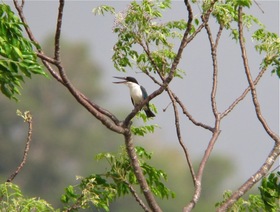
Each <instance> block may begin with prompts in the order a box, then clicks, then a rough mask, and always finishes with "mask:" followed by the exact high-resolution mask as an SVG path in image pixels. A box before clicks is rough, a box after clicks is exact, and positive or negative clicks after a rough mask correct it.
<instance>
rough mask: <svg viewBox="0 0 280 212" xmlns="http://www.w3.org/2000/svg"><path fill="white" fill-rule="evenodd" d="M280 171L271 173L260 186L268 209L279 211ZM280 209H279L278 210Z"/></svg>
mask: <svg viewBox="0 0 280 212" xmlns="http://www.w3.org/2000/svg"><path fill="white" fill-rule="evenodd" d="M279 179H280V172H277V173H271V174H270V175H269V176H268V177H267V178H266V177H265V178H264V179H263V180H262V183H261V186H260V187H259V190H260V193H261V197H262V200H263V202H264V205H265V209H266V211H273V212H274V211H279V210H280V206H279V200H280V180H279ZM277 209H278V210H277Z"/></svg>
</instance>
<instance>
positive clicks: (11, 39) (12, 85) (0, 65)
mask: <svg viewBox="0 0 280 212" xmlns="http://www.w3.org/2000/svg"><path fill="white" fill-rule="evenodd" d="M22 26H23V23H21V21H20V19H19V18H18V17H17V16H16V15H15V14H14V12H13V11H12V10H11V8H10V7H9V6H8V5H6V4H0V86H1V87H0V88H1V92H2V93H3V94H4V95H5V96H7V97H8V98H13V99H17V98H16V97H15V95H16V94H20V91H19V88H21V82H24V77H28V78H31V75H32V74H41V75H45V76H46V74H45V72H44V71H43V69H42V67H41V65H40V64H39V63H38V62H37V56H36V53H35V52H34V50H33V44H32V42H31V41H30V40H28V39H26V38H25V37H24V36H23V34H22V29H21V27H22Z"/></svg>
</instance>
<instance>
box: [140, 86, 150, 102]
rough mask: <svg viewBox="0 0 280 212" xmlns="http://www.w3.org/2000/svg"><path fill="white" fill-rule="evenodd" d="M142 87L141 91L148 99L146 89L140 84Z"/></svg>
mask: <svg viewBox="0 0 280 212" xmlns="http://www.w3.org/2000/svg"><path fill="white" fill-rule="evenodd" d="M140 88H141V91H142V93H143V98H144V99H146V98H147V97H148V94H147V91H146V89H145V88H144V87H143V86H140Z"/></svg>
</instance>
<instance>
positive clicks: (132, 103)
mask: <svg viewBox="0 0 280 212" xmlns="http://www.w3.org/2000/svg"><path fill="white" fill-rule="evenodd" d="M131 102H132V104H133V105H134V106H135V104H134V101H133V99H132V97H131Z"/></svg>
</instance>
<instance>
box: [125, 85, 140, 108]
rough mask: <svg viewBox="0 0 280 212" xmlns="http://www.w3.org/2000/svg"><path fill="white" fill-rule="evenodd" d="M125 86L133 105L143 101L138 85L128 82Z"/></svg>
mask: <svg viewBox="0 0 280 212" xmlns="http://www.w3.org/2000/svg"><path fill="white" fill-rule="evenodd" d="M127 86H128V88H129V92H130V96H131V98H132V99H133V102H134V104H139V103H140V102H141V101H142V100H143V96H142V91H141V88H140V85H138V84H136V83H131V82H128V83H127Z"/></svg>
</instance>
